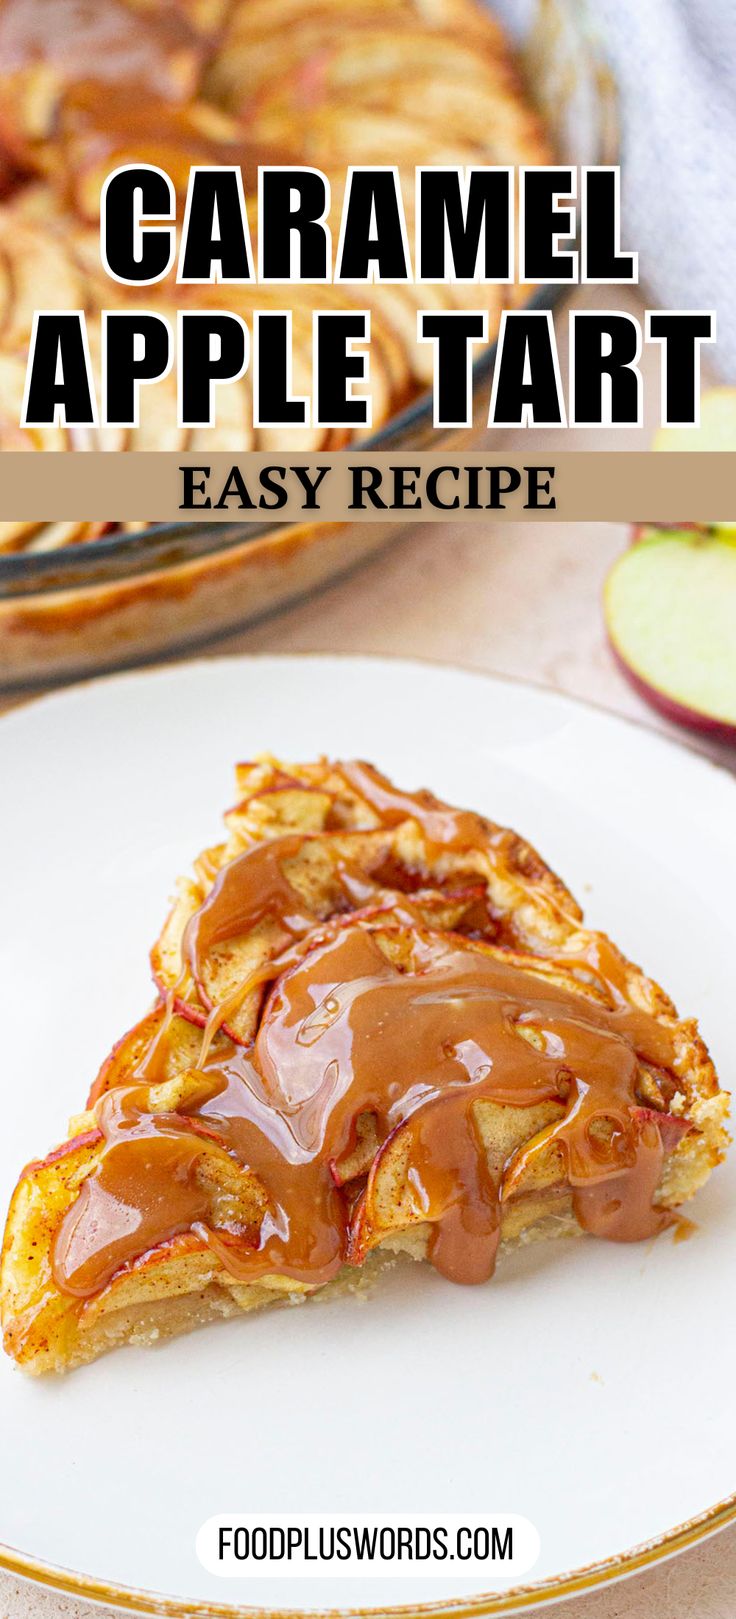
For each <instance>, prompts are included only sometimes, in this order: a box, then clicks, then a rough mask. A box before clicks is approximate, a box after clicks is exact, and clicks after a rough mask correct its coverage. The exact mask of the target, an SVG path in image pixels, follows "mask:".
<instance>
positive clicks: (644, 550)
mask: <svg viewBox="0 0 736 1619" xmlns="http://www.w3.org/2000/svg"><path fill="white" fill-rule="evenodd" d="M604 611H605V620H606V628H607V630H608V636H609V639H610V643H611V646H612V648H613V652H614V655H615V657H616V658H617V660H618V662H619V664H620V666H621V668H622V669H623V671H624V673H625V674H626V675H627V677H628V679H629V680H630V681H631V682H632V684H633V685H634V686H635V687H636V689H637V691H639V692H640V693H641V695H642V696H643V697H644V698H645V699H646V700H647V701H648V702H650V703H652V704H653V706H654V707H655V708H657V709H659V711H660V713H662V714H664V715H665V716H666V717H667V718H668V719H671V720H675V721H676V722H678V723H680V724H682V725H689V726H690V727H691V728H692V729H693V730H697V731H702V732H708V733H710V734H711V735H713V736H716V737H719V738H721V739H722V740H724V741H728V742H736V527H730V526H726V525H723V526H721V527H718V528H714V529H709V530H697V529H690V530H688V529H682V530H680V531H675V530H671V529H660V530H652V531H647V535H646V537H645V538H644V539H641V540H640V541H639V542H638V543H637V544H636V545H634V546H632V547H631V549H630V550H629V551H627V552H626V553H625V554H624V556H622V557H620V558H619V561H618V562H617V563H616V564H615V566H614V567H613V569H612V570H611V572H610V574H609V576H608V579H607V581H606V586H605V595H604Z"/></svg>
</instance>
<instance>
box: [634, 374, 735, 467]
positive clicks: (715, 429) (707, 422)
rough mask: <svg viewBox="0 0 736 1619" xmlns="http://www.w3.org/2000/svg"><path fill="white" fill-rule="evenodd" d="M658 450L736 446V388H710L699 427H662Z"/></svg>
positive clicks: (657, 436)
mask: <svg viewBox="0 0 736 1619" xmlns="http://www.w3.org/2000/svg"><path fill="white" fill-rule="evenodd" d="M652 448H653V449H655V450H676V451H677V452H678V454H679V452H680V451H681V450H736V388H728V387H723V388H709V389H708V390H707V391H706V393H704V394H703V396H702V399H701V401H700V426H699V427H660V429H659V432H658V433H657V434H656V435H655V438H654V443H653V445H652Z"/></svg>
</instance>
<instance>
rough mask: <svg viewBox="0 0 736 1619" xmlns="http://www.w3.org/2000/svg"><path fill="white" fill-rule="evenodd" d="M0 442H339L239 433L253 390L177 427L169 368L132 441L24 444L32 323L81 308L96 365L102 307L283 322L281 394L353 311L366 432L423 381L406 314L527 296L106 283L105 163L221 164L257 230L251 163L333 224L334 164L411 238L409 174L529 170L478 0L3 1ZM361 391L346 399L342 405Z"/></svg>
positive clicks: (502, 54)
mask: <svg viewBox="0 0 736 1619" xmlns="http://www.w3.org/2000/svg"><path fill="white" fill-rule="evenodd" d="M0 69H1V72H0V190H1V197H2V200H0V448H6V449H22V448H28V449H41V450H53V449H68V448H74V449H80V450H84V449H91V448H97V449H99V448H102V449H116V450H121V449H125V450H128V449H130V450H138V449H142V450H150V449H167V450H178V451H180V450H199V449H204V448H205V447H207V448H209V449H211V450H226V451H234V452H238V451H244V450H248V449H257V450H265V451H270V450H272V449H273V450H279V451H296V452H303V453H307V452H309V451H318V450H321V449H326V448H335V447H338V446H339V445H340V444H341V443H344V442H345V441H346V440H347V439H348V438H349V436H350V434H349V432H348V431H347V430H336V429H331V430H325V429H322V428H292V429H281V428H279V429H275V428H263V427H254V426H253V411H252V389H251V382H250V378H249V376H248V375H247V374H246V376H244V377H243V379H242V381H241V383H239V384H235V385H232V386H229V387H228V388H227V389H222V390H220V398H219V399H218V419H217V425H216V426H215V427H213V428H203V429H189V430H184V429H181V428H179V427H178V426H177V420H176V415H177V412H176V382H175V379H174V376H173V374H172V375H170V376H169V378H167V379H164V380H162V381H161V382H158V383H156V385H155V387H152V388H150V389H143V390H142V402H141V415H140V420H139V424H138V426H136V427H133V428H112V427H107V428H100V429H86V428H85V429H73V428H70V429H65V428H63V427H61V426H57V427H48V428H42V429H27V430H24V429H22V428H21V427H20V426H19V425H18V424H19V422H20V418H21V407H22V400H23V390H24V382H25V369H26V356H27V352H28V345H29V342H30V337H31V327H32V320H33V312H34V310H37V309H46V310H51V309H67V310H75V309H81V310H84V311H85V313H86V317H87V326H88V332H89V335H90V349H91V361H92V370H93V373H94V375H95V377H96V379H97V385H98V387H99V377H100V371H101V356H100V353H99V348H100V343H99V322H98V318H97V317H98V316H99V312H100V311H101V310H102V309H103V308H104V309H115V308H116V307H135V306H137V307H142V308H145V309H146V310H149V311H150V310H154V312H155V310H156V309H158V311H159V312H160V313H167V311H168V313H169V314H170V315H171V314H173V313H174V312H175V309H176V307H177V306H178V307H182V306H186V303H187V301H189V303H190V305H191V307H195V308H208V307H210V308H211V307H221V308H222V307H227V308H228V309H232V310H233V311H234V312H235V313H240V314H242V315H243V317H244V318H252V316H253V314H254V313H255V312H257V311H258V310H268V309H283V308H284V307H285V306H289V307H290V308H291V309H292V312H293V342H294V360H293V385H294V388H295V389H296V391H297V392H300V391H304V390H303V386H302V385H303V384H304V381H305V378H307V377H308V376H309V375H310V373H311V352H310V344H311V330H312V313H313V311H314V310H315V309H323V308H326V309H333V308H334V309H341V308H342V309H351V308H356V307H358V308H363V307H369V308H370V312H371V382H370V391H371V396H372V403H373V420H372V428H373V430H376V429H378V428H380V427H381V426H382V425H383V424H385V423H386V422H388V421H389V420H390V419H391V418H392V417H393V416H394V415H395V414H396V413H397V411H399V410H400V409H401V408H402V406H404V405H406V404H407V403H408V402H410V401H411V400H412V399H413V398H414V397H416V396H417V395H418V394H419V393H421V392H422V391H423V390H424V389H425V388H426V387H427V386H429V384H430V382H431V377H432V369H431V368H432V355H431V347H430V345H421V344H417V342H416V314H417V310H418V309H420V308H422V309H430V310H431V309H433V308H437V309H446V308H464V307H470V308H474V309H477V308H478V307H484V306H485V307H487V309H488V315H489V321H488V337H489V341H490V342H492V341H493V340H494V338H495V336H496V334H497V330H498V325H499V320H500V309H501V303H502V300H504V301H505V302H506V303H509V302H510V301H511V302H513V300H514V299H515V298H516V299H523V298H524V297H525V296H527V294H528V292H529V289H528V288H514V287H499V286H490V285H489V286H484V285H482V284H477V285H472V286H468V285H460V286H451V285H441V286H432V285H430V286H428V285H423V284H422V285H418V286H414V285H396V286H392V285H379V286H375V285H371V286H369V287H365V286H361V287H360V288H359V289H358V288H351V287H350V286H349V285H342V284H339V285H335V284H333V285H325V286H316V287H310V286H307V285H306V284H305V285H303V286H300V285H293V284H292V285H289V286H288V287H282V286H279V287H272V288H269V287H268V286H263V285H247V286H232V285H226V286H223V285H220V286H217V285H213V286H204V287H200V286H196V287H194V286H191V287H186V286H182V285H176V284H174V286H173V287H168V288H167V286H166V285H165V284H163V283H162V284H161V285H159V286H156V287H153V288H149V287H142V288H140V289H137V288H131V287H125V286H123V285H121V284H118V283H115V282H113V281H111V280H110V279H108V278H107V277H106V276H105V274H104V272H103V269H102V265H101V262H100V254H99V233H98V219H99V202H100V191H101V186H102V183H103V181H104V179H105V177H106V176H107V174H109V173H110V171H111V170H112V169H114V168H116V167H118V166H119V165H121V164H125V163H133V162H142V163H149V164H154V165H157V166H158V167H161V168H163V169H164V170H165V171H166V172H167V173H168V174H169V175H170V176H171V179H172V181H173V183H174V185H175V188H176V190H177V193H178V194H179V197H180V199H183V197H184V194H185V192H186V187H187V182H188V177H189V171H190V168H191V167H192V166H194V165H203V164H229V165H232V164H238V165H239V166H240V167H241V168H242V173H243V181H244V188H245V194H246V201H247V208H248V217H249V219H252V220H253V221H254V228H255V233H256V237H257V208H256V195H255V193H256V177H257V170H258V166H259V164H264V163H265V164H267V163H274V162H276V163H282V164H283V163H286V164H290V163H291V164H295V165H308V166H313V167H318V168H320V169H321V170H323V172H324V173H326V175H327V176H328V179H329V181H330V185H331V192H332V198H333V209H339V206H340V198H341V196H342V195H343V194H344V189H345V181H346V171H347V168H348V166H349V165H361V164H365V165H376V164H386V163H390V164H396V165H397V166H398V168H399V173H400V178H401V186H402V194H403V199H404V205H405V209H406V214H407V224H408V227H409V231H410V233H411V230H412V227H413V222H414V220H413V177H414V170H415V167H416V166H417V165H426V164H443V165H467V164H484V163H491V164H508V165H517V164H543V163H546V162H549V161H550V158H551V150H550V146H549V143H548V141H547V138H546V135H545V133H544V130H543V128H542V125H541V123H540V119H539V117H538V115H537V113H536V112H535V110H534V108H533V106H532V104H531V101H530V99H529V97H528V94H527V91H526V89H525V87H524V85H523V82H522V78H521V75H520V72H519V69H518V66H517V64H516V62H515V60H514V57H513V54H512V52H511V50H510V47H509V45H508V43H507V41H506V39H505V37H504V34H503V32H502V30H501V28H500V27H499V25H498V24H497V23H496V21H495V20H494V19H493V18H492V17H491V16H490V15H489V13H488V12H487V11H486V10H485V8H484V7H483V6H482V4H481V3H480V0H428V3H427V0H339V4H338V3H337V0H97V3H96V4H95V5H88V4H85V3H84V0H2V3H1V4H0ZM358 391H359V390H358ZM117 526H118V525H117V524H115V523H114V522H112V521H111V522H105V523H97V524H91V523H80V522H57V523H45V524H41V523H34V522H0V551H3V550H4V551H19V550H28V551H51V550H54V549H56V548H58V547H63V546H66V545H68V544H70V543H71V542H76V541H80V540H92V539H95V538H97V537H99V535H100V534H102V533H104V532H106V531H109V530H110V529H113V528H116V527H117Z"/></svg>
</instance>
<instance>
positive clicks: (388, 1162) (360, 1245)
mask: <svg viewBox="0 0 736 1619" xmlns="http://www.w3.org/2000/svg"><path fill="white" fill-rule="evenodd" d="M480 1105H481V1106H485V1107H486V1108H488V1109H490V1108H494V1107H495V1104H486V1103H484V1104H480ZM498 1111H499V1112H500V1113H508V1112H509V1111H510V1110H509V1109H505V1108H501V1109H498ZM518 1111H519V1115H520V1120H521V1117H522V1115H523V1116H525V1117H526V1118H527V1119H529V1118H530V1111H531V1113H532V1114H533V1113H534V1112H536V1113H539V1111H540V1110H539V1109H538V1108H537V1109H536V1110H529V1109H526V1108H524V1109H519V1110H518ZM631 1115H632V1118H634V1119H635V1120H636V1121H637V1123H638V1124H639V1125H643V1124H646V1123H648V1122H650V1121H651V1122H654V1123H656V1124H657V1126H658V1127H659V1132H660V1136H661V1138H662V1147H663V1150H664V1154H665V1157H667V1156H669V1155H670V1154H671V1153H673V1152H674V1151H675V1148H676V1147H677V1146H678V1144H679V1142H680V1141H681V1140H682V1137H683V1136H684V1135H687V1132H688V1131H689V1130H690V1129H691V1128H692V1126H691V1124H690V1121H689V1120H688V1119H681V1118H679V1117H678V1116H677V1115H676V1114H674V1113H660V1112H658V1110H657V1109H656V1108H650V1107H638V1106H637V1107H632V1109H631ZM533 1128H534V1126H532V1129H533ZM410 1131H411V1119H408V1120H404V1121H403V1122H402V1123H401V1124H398V1125H397V1126H396V1127H395V1129H394V1130H392V1131H391V1134H390V1135H389V1136H387V1137H386V1140H385V1141H384V1142H383V1144H382V1146H381V1147H380V1148H379V1150H378V1152H377V1154H376V1156H375V1158H374V1160H373V1164H372V1165H371V1169H370V1173H369V1175H368V1181H367V1184H366V1187H365V1190H364V1191H363V1192H362V1193H361V1195H360V1197H359V1198H358V1200H357V1203H356V1205H355V1208H354V1211H353V1216H352V1219H351V1224H350V1239H349V1263H350V1264H351V1265H362V1264H363V1263H364V1261H365V1259H366V1256H367V1254H368V1253H369V1252H370V1250H371V1249H372V1248H374V1247H375V1246H376V1244H377V1243H380V1241H381V1239H382V1237H384V1236H387V1235H389V1234H390V1233H391V1232H392V1231H395V1230H398V1229H404V1228H406V1227H407V1226H411V1225H416V1224H417V1223H421V1222H422V1220H423V1218H424V1217H423V1215H422V1213H421V1211H420V1210H419V1209H418V1208H417V1206H416V1202H415V1199H414V1198H413V1196H412V1192H411V1188H410V1186H409V1185H408V1184H407V1180H406V1171H407V1168H408V1165H409V1163H410V1155H411V1147H410V1139H411V1137H410ZM487 1144H488V1150H489V1155H490V1156H489V1162H490V1161H491V1159H492V1158H493V1156H494V1149H493V1145H492V1136H489V1137H488V1143H487ZM507 1147H508V1142H506V1143H505V1144H502V1145H501V1146H500V1150H499V1151H498V1153H497V1154H495V1156H496V1157H497V1162H496V1164H495V1166H493V1165H492V1164H491V1167H492V1168H494V1167H495V1171H496V1173H498V1174H501V1173H502V1171H503V1160H504V1159H505V1156H506V1151H507ZM556 1163H557V1158H556V1155H555V1157H554V1158H551V1159H550V1161H549V1162H547V1163H545V1164H544V1165H543V1166H542V1172H541V1174H540V1175H539V1176H538V1177H536V1176H533V1177H531V1179H532V1182H533V1184H531V1185H530V1186H529V1187H528V1188H524V1186H520V1187H519V1191H520V1192H523V1191H524V1190H525V1189H527V1190H531V1191H536V1190H539V1188H540V1187H544V1186H547V1185H550V1184H552V1183H553V1182H555V1181H557V1180H558V1178H559V1169H556V1167H555V1166H556ZM331 1168H332V1170H333V1177H335V1178H336V1176H335V1170H334V1167H333V1166H331ZM339 1184H340V1181H339V1180H338V1185H339Z"/></svg>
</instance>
